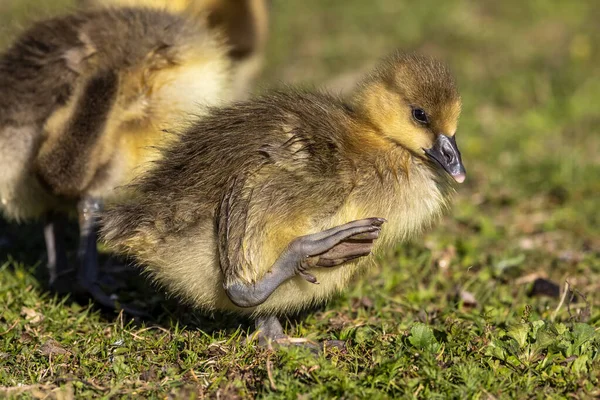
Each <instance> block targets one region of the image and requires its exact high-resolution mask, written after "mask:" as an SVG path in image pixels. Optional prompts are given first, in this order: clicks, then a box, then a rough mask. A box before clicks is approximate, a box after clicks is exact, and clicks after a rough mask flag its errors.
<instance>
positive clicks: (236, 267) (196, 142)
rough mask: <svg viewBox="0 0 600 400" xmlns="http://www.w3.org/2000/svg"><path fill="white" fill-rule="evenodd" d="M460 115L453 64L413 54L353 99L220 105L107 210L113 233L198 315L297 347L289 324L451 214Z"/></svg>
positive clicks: (112, 239) (374, 77) (119, 247)
mask: <svg viewBox="0 0 600 400" xmlns="http://www.w3.org/2000/svg"><path fill="white" fill-rule="evenodd" d="M460 110H461V100H460V97H459V94H458V91H457V88H456V85H455V82H454V79H453V77H452V75H451V73H450V72H449V70H448V68H447V67H446V66H445V65H444V64H442V63H441V62H438V61H436V60H434V59H431V58H428V57H425V56H420V55H414V54H401V53H397V54H394V55H393V56H391V57H389V58H387V59H386V60H385V61H383V62H382V63H381V64H380V65H379V66H378V67H377V68H376V69H375V70H374V71H373V72H372V73H371V74H370V75H369V76H367V77H366V78H365V79H364V80H363V81H362V83H361V84H360V85H358V87H357V88H356V89H355V91H354V93H353V94H352V96H351V98H350V99H349V101H347V102H346V101H344V100H342V99H339V98H337V97H334V96H331V95H329V94H325V93H308V92H303V91H298V90H289V91H286V92H275V93H272V94H268V95H265V96H263V97H259V98H256V99H253V100H249V101H247V102H244V103H240V104H236V105H234V106H232V107H226V108H222V109H213V110H212V112H211V113H210V115H209V116H208V117H207V118H205V119H202V120H200V121H197V122H196V123H194V124H193V125H192V126H191V127H190V128H189V129H187V130H186V131H185V132H184V133H183V134H182V136H181V137H180V139H179V141H178V142H177V143H176V144H175V145H173V146H172V147H170V148H168V149H166V150H165V151H164V156H163V157H162V158H161V159H160V160H159V161H158V162H157V163H156V167H155V168H154V169H153V170H152V171H151V172H149V173H148V174H145V175H143V176H140V178H139V179H138V180H136V181H135V182H134V184H133V185H132V187H131V188H130V189H131V190H132V191H135V193H136V194H135V196H133V197H131V199H130V200H129V201H127V202H125V203H122V204H118V205H114V206H113V207H110V208H109V209H107V211H106V213H105V214H104V216H103V220H102V225H103V227H102V235H103V238H104V239H105V240H106V241H107V243H108V244H109V246H111V247H112V248H113V249H115V250H116V251H120V252H125V253H127V254H131V255H133V256H134V257H135V258H136V259H137V261H138V262H139V263H140V264H141V265H144V266H146V267H147V269H148V271H149V272H150V273H151V275H152V276H153V277H154V278H155V279H156V280H157V281H158V282H160V283H161V284H163V285H164V286H166V287H167V288H168V289H170V290H171V291H172V292H174V293H176V294H178V295H179V296H181V297H182V298H184V299H185V300H187V301H188V302H190V303H191V304H193V305H195V306H196V307H198V308H200V309H203V310H208V311H212V310H228V311H233V312H237V313H241V314H247V315H249V316H252V317H254V318H255V321H256V328H257V330H258V331H259V335H261V337H262V338H263V339H269V340H275V341H278V342H285V341H286V340H287V337H286V336H285V335H284V332H283V329H282V326H281V324H280V323H279V320H278V317H279V316H281V315H285V314H288V313H291V312H296V311H299V310H301V309H303V308H306V307H308V306H311V305H314V304H316V303H320V302H323V301H325V300H327V299H329V298H330V297H331V296H332V295H333V294H335V293H336V292H339V291H340V290H342V289H343V288H345V287H346V286H347V285H348V283H349V281H350V279H351V278H352V277H353V276H354V275H356V274H357V273H358V272H359V271H364V270H365V269H366V268H367V267H368V266H369V265H370V263H372V261H373V254H374V253H377V252H378V251H382V250H385V249H389V248H390V247H393V246H395V245H396V244H397V243H399V242H401V241H404V240H407V239H409V238H411V237H413V236H414V235H416V234H418V233H419V232H421V231H422V230H423V229H424V228H427V227H430V226H431V225H432V224H433V223H434V222H435V221H436V219H437V218H438V217H440V216H441V215H442V213H443V212H444V211H445V210H446V209H447V208H448V206H449V204H450V201H451V197H452V194H453V193H454V191H455V190H454V185H453V183H454V182H455V181H456V182H462V181H463V180H464V179H465V169H464V167H463V164H462V160H461V155H460V152H459V150H458V147H457V144H456V137H455V133H456V129H457V123H458V118H459V114H460ZM386 221H387V222H386Z"/></svg>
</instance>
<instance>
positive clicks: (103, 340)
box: [0, 0, 600, 399]
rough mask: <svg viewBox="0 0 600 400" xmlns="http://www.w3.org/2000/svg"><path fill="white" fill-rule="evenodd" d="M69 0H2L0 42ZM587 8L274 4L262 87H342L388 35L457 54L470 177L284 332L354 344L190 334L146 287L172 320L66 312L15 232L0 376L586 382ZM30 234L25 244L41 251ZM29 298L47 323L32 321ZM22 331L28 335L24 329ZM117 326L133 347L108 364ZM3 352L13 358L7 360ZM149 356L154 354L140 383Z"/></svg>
mask: <svg viewBox="0 0 600 400" xmlns="http://www.w3.org/2000/svg"><path fill="white" fill-rule="evenodd" d="M68 7H70V2H69V1H45V2H44V1H40V0H18V1H17V0H15V1H7V0H0V24H1V27H0V33H1V35H0V45H1V46H5V45H6V44H8V43H9V42H10V40H11V39H12V38H14V36H15V35H16V34H17V33H18V32H19V30H20V29H21V28H22V27H25V26H27V24H28V21H31V20H34V19H37V18H40V16H48V15H54V14H56V13H60V12H62V11H64V10H65V9H67V8H68ZM598 21H600V7H599V4H598V2H597V1H596V0H580V1H571V2H567V1H558V0H555V1H549V0H530V1H527V0H508V1H503V2H500V1H493V0H480V1H444V2H440V1H434V0H423V1H420V2H412V1H403V0H370V1H364V0H302V1H300V0H295V1H294V0H275V1H274V2H273V7H272V26H271V36H270V42H269V46H268V52H267V59H266V64H265V70H264V73H263V75H262V78H261V80H260V83H259V85H258V88H257V91H262V90H266V89H268V88H269V87H273V86H280V85H282V84H288V83H293V84H300V85H307V86H325V87H328V88H330V90H333V91H341V92H345V91H347V90H348V89H349V88H351V87H352V84H353V83H354V82H355V81H356V80H357V79H358V78H359V77H360V76H361V74H362V73H363V72H364V71H365V70H367V69H368V67H369V66H370V65H372V64H373V63H374V62H376V60H377V59H378V58H380V57H382V56H384V55H386V54H388V53H389V52H391V51H393V50H394V49H396V48H400V49H407V50H417V51H422V52H426V53H429V54H432V55H435V56H437V57H439V58H442V59H444V60H446V61H447V62H448V63H449V64H450V65H451V67H452V69H453V70H454V72H455V74H456V76H457V78H458V83H459V87H460V90H461V94H462V97H463V102H464V108H463V114H462V117H461V122H460V126H459V132H458V136H457V138H458V142H459V144H460V146H461V151H462V153H463V160H464V162H465V165H466V168H467V171H468V178H467V181H466V183H465V184H464V185H462V186H461V187H460V190H459V197H458V200H457V202H456V204H455V207H454V209H453V210H452V212H451V214H450V215H449V216H448V217H446V218H445V219H444V221H443V223H442V224H441V225H440V226H438V227H436V228H435V229H434V230H433V231H432V232H431V233H429V234H427V235H426V236H425V237H424V238H422V239H420V240H418V241H415V242H414V243H410V244H405V245H402V246H400V247H399V248H398V249H397V251H396V252H394V253H391V254H389V255H387V256H386V257H384V258H382V260H381V262H380V265H379V267H378V268H377V269H375V270H373V271H370V272H369V275H368V276H367V277H366V278H363V279H361V280H358V281H357V283H356V285H355V286H353V287H352V288H349V290H348V292H347V293H345V294H343V295H342V296H341V297H339V298H337V299H336V300H335V301H333V302H332V303H331V304H329V305H328V306H327V307H326V308H321V309H319V310H318V312H316V313H315V314H310V315H308V316H306V317H305V318H304V317H303V318H302V319H300V320H299V321H296V322H295V323H294V324H292V325H291V326H289V328H288V329H289V330H290V331H291V332H292V333H294V334H297V335H307V334H312V335H313V336H314V337H315V338H318V339H332V338H341V339H347V340H349V346H348V349H347V350H346V352H343V353H335V352H334V353H331V354H326V355H320V356H315V355H311V354H307V353H306V352H302V351H301V350H298V349H292V350H289V351H288V350H281V351H279V352H277V353H275V354H272V353H270V352H267V351H263V350H260V349H253V348H247V347H245V345H244V344H243V342H242V338H241V336H240V335H241V332H242V331H240V330H239V329H236V328H235V326H236V325H235V323H234V324H233V326H234V327H233V328H227V327H224V328H223V329H222V330H214V331H213V330H210V331H207V332H209V333H206V334H203V333H202V332H200V331H199V330H198V326H194V324H195V323H196V322H197V321H196V320H189V319H185V318H189V317H188V316H187V315H186V316H183V317H182V315H180V314H177V311H172V308H171V311H168V310H167V311H165V308H164V307H163V308H161V307H158V306H157V304H160V305H161V306H162V300H161V299H162V298H160V297H159V298H158V300H157V299H156V298H155V297H152V298H150V299H144V301H146V302H147V303H148V304H149V305H150V306H152V307H154V308H153V309H154V310H156V309H159V310H160V312H158V313H157V315H156V320H155V321H154V322H151V323H150V324H153V323H156V321H158V323H159V324H160V326H163V327H166V328H161V329H168V330H169V331H167V333H165V332H163V331H161V330H160V329H159V330H148V329H146V328H143V327H140V326H139V325H136V324H130V325H127V324H124V325H121V322H119V320H117V321H115V320H114V317H113V318H111V317H106V316H101V315H99V314H97V313H89V312H88V311H87V310H88V309H87V308H81V307H80V306H78V305H77V304H72V305H68V306H67V305H65V306H63V307H61V306H60V304H59V303H58V302H59V301H60V300H61V299H52V298H51V297H49V296H48V295H47V294H44V293H43V291H42V290H41V289H39V287H40V284H39V282H38V281H37V280H36V279H34V278H33V272H32V271H33V266H32V265H31V261H27V262H25V261H24V260H25V259H24V258H19V254H21V253H22V252H23V250H22V249H23V247H22V246H25V245H24V244H19V246H21V247H19V246H17V248H10V249H8V250H6V249H5V250H4V251H3V253H6V254H7V255H8V254H10V257H11V259H12V260H13V261H12V263H11V266H12V267H11V268H10V269H9V268H8V267H6V266H5V268H4V269H5V272H4V273H3V274H2V277H0V288H2V289H1V290H0V296H1V297H0V301H1V302H4V305H5V307H4V311H0V312H2V314H1V315H2V317H0V331H8V328H9V327H10V326H11V325H12V324H13V323H15V324H16V325H15V326H14V327H13V328H12V329H11V330H10V331H9V332H10V333H8V334H6V335H3V336H0V340H5V344H4V349H2V348H0V352H2V353H1V354H4V355H2V356H1V357H0V366H1V367H0V384H2V385H4V386H7V387H13V386H15V385H17V384H18V383H24V384H27V385H30V384H35V385H38V384H39V385H42V386H39V387H41V388H42V389H40V390H42V391H43V390H46V392H43V393H50V392H52V391H55V392H56V391H57V390H67V391H68V390H71V391H74V392H73V393H77V394H78V395H85V396H88V395H89V396H92V395H99V394H102V395H107V394H108V393H113V391H111V390H113V389H110V388H109V386H110V385H113V388H114V387H115V386H114V385H116V387H117V388H118V389H116V390H115V391H114V393H113V394H115V395H122V396H129V395H132V393H136V392H135V391H136V390H137V391H138V392H137V393H141V394H143V396H165V395H168V394H171V395H174V396H177V395H182V393H185V395H186V396H187V395H188V394H190V393H192V394H199V395H210V396H213V395H217V394H218V395H220V396H242V397H244V396H251V397H252V396H267V397H268V396H272V397H274V398H277V397H279V396H281V395H284V394H285V397H287V398H313V397H314V396H317V397H318V396H321V397H329V396H335V397H344V396H345V397H346V398H355V397H364V396H374V397H375V398H379V397H384V398H385V397H392V398H393V397H400V396H406V397H425V398H434V397H441V398H447V397H453V396H454V397H463V396H474V397H475V398H490V399H491V398H502V397H527V398H531V397H544V398H546V397H557V398H561V397H563V396H565V395H567V394H569V393H570V394H572V395H574V396H576V397H582V398H583V397H586V396H593V395H596V396H597V395H600V393H599V392H598V389H597V385H598V379H599V376H600V372H599V371H600V356H599V352H598V345H599V344H600V338H599V333H598V331H599V327H600V312H599V311H598V306H600V296H599V294H598V293H600V217H599V212H598V209H599V207H600V201H599V198H600V113H599V109H600V106H599V104H600V48H599V46H600V24H599V23H598ZM0 95H1V94H0ZM19 229H21V228H15V227H11V228H10V230H11V231H14V232H16V231H17V230H19ZM16 235H17V236H18V234H16ZM40 235H41V234H40ZM36 243H37V244H36V245H35V246H33V250H28V253H29V254H30V255H31V254H32V252H33V254H38V253H39V256H40V260H41V257H42V255H43V247H39V246H38V245H39V244H41V241H40V242H39V243H38V242H36ZM36 246H37V247H36ZM28 249H29V248H28ZM7 257H9V256H7ZM36 257H37V256H36ZM536 280H537V282H538V283H539V282H542V283H544V282H545V283H548V284H551V286H552V284H556V285H558V287H559V289H558V290H563V288H564V284H565V282H567V281H568V282H569V285H570V287H571V289H574V290H576V292H577V300H575V301H574V302H573V304H568V307H567V303H568V301H567V302H566V303H564V302H563V303H562V304H561V303H560V298H559V296H557V293H556V290H557V289H556V288H554V289H552V290H550V293H546V294H551V296H541V295H540V294H544V293H542V292H545V291H543V290H538V286H539V285H537V284H536ZM536 285H537V286H536ZM546 292H547V291H546ZM172 304H175V303H172ZM24 307H25V308H28V309H30V308H31V309H36V310H38V312H40V313H42V314H43V315H45V316H47V317H46V319H45V320H44V321H42V322H39V323H38V324H37V325H36V326H34V327H31V326H30V325H31V324H30V323H28V322H26V320H25V318H24V317H23V315H22V314H23V311H22V310H23V308H24ZM157 307H158V308H157ZM172 307H175V306H174V305H172ZM167 308H168V307H167ZM175 308H177V307H175ZM182 318H183V319H182ZM15 321H16V322H15ZM75 321H77V323H75ZM177 323H181V324H186V325H188V326H189V328H188V329H187V330H185V329H184V330H180V328H177V329H175V328H173V326H174V325H173V324H177ZM206 323H207V322H206V321H204V322H202V323H199V324H200V325H201V326H199V328H200V329H204V328H205V327H206V325H202V324H206ZM420 323H425V325H420ZM209 324H214V325H215V326H219V319H217V320H214V321H213V322H209ZM211 326H212V325H211ZM144 329H146V330H144ZM242 329H243V328H242ZM32 331H33V332H37V333H35V334H34V333H32ZM98 331H100V332H110V335H108V334H107V335H104V336H103V335H101V334H99V333H98ZM142 332H143V333H142ZM540 332H542V333H543V334H542V333H540ZM0 334H2V332H0ZM24 334H27V335H29V336H31V338H32V339H31V340H30V341H28V342H27V341H25V342H23V340H20V339H19V338H21V339H22V338H23V335H24ZM19 335H20V336H19ZM82 335H87V337H88V338H89V339H88V342H89V343H88V342H85V343H88V344H86V345H84V344H83V343H84V341H82ZM165 335H167V336H168V340H167V339H165V338H164V337H163V336H165ZM117 337H118V338H119V340H123V341H124V343H125V344H123V343H121V344H120V345H119V346H117V347H118V348H123V346H125V348H127V352H128V353H127V354H132V352H133V354H136V355H137V357H138V358H136V359H135V360H136V361H134V359H125V360H123V359H121V361H119V362H120V364H119V363H117V364H115V361H114V360H115V359H114V358H112V359H111V360H112V361H111V362H109V361H107V360H108V357H109V355H110V354H112V353H110V352H111V351H113V349H114V348H116V347H114V346H113V347H111V346H112V343H113V341H114V340H117V339H115V338H117ZM48 338H52V340H56V341H58V342H60V343H61V344H62V346H64V347H66V348H69V349H71V348H73V349H75V350H73V354H75V355H73V354H71V355H70V356H68V357H67V356H64V355H63V357H66V361H63V362H62V363H63V364H64V365H65V366H64V367H61V368H62V369H60V371H62V372H60V373H58V372H56V371H54V372H53V373H43V371H46V370H47V369H48V368H50V369H51V368H52V367H51V361H48V356H47V355H44V354H43V351H42V354H41V355H40V348H41V347H43V345H45V344H46V343H47V340H49V339H48ZM541 338H544V339H543V340H542V339H541ZM9 339H11V340H12V342H11V341H10V340H9ZM584 339H585V340H584ZM186 352H187V353H186ZM215 352H216V353H215ZM188 353H189V354H188ZM1 354H0V355H1ZM15 354H19V357H21V358H20V359H19V360H20V362H19V367H18V366H17V364H15V363H14V362H12V363H11V362H9V361H7V360H9V359H11V360H16V359H17V358H14V357H15ZM124 354H125V352H124ZM192 354H195V355H192ZM215 354H216V355H215ZM84 355H85V357H84ZM184 355H185V356H184ZM207 360H208V361H207ZM111 363H112V364H111ZM228 363H235V364H236V365H237V366H236V367H229V366H228V365H229V364H228ZM115 365H116V366H115ZM157 365H167V366H168V368H166V369H165V368H163V369H159V370H158V372H156V377H155V378H148V379H146V378H147V377H146V378H144V376H143V374H144V371H147V370H148V369H152V368H154V367H152V366H157ZM157 368H158V367H157ZM190 371H191V372H190ZM61 374H62V375H61ZM60 376H62V377H64V376H69V377H73V379H72V380H71V381H68V380H64V379H63V380H60V379H58V378H57V377H60ZM194 377H195V378H194ZM81 381H88V382H93V383H94V385H97V386H98V387H100V388H94V387H93V385H88V384H85V383H84V384H82V383H81ZM73 382H75V383H73ZM77 382H79V383H77ZM65 384H69V385H71V386H69V387H70V389H69V387H67V388H66V389H65ZM61 385H62V386H63V388H62V389H56V387H57V386H61ZM73 385H74V386H73ZM36 387H37V386H36ZM39 387H38V388H39ZM11 393H12V392H11ZM52 393H54V392H52ZM302 396H304V397H302Z"/></svg>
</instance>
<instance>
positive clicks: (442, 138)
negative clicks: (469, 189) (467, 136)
mask: <svg viewBox="0 0 600 400" xmlns="http://www.w3.org/2000/svg"><path fill="white" fill-rule="evenodd" d="M423 150H425V154H427V155H428V156H429V158H431V159H433V160H435V161H436V162H437V163H438V164H440V165H441V166H442V168H444V169H445V170H446V172H448V173H449V174H450V175H452V177H453V178H454V180H455V181H456V182H458V183H462V182H463V181H464V180H465V178H466V171H465V167H464V165H463V163H462V159H461V158H460V151H459V150H458V146H457V145H456V138H455V137H454V136H452V137H448V136H446V135H443V134H440V135H438V138H437V140H436V141H435V143H434V144H433V146H432V147H431V148H430V149H423Z"/></svg>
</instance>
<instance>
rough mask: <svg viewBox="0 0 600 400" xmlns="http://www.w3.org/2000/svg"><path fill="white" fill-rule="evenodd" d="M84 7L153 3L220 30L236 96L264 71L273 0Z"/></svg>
mask: <svg viewBox="0 0 600 400" xmlns="http://www.w3.org/2000/svg"><path fill="white" fill-rule="evenodd" d="M79 2H80V3H81V4H82V5H83V6H84V7H107V6H117V7H123V6H127V7H151V8H156V9H162V10H168V11H170V12H174V13H183V14H185V15H189V16H191V17H192V18H196V19H197V20H199V21H202V22H205V23H208V25H209V27H210V28H211V29H215V30H218V31H220V32H221V33H222V34H223V37H224V38H225V40H226V42H227V45H228V47H229V52H228V55H229V58H230V59H231V60H232V62H233V64H234V66H235V68H234V71H233V81H234V82H233V85H232V87H233V90H234V91H235V96H236V98H245V97H247V96H248V93H249V92H250V90H251V85H252V83H253V82H254V80H255V79H256V78H257V76H258V73H259V72H260V71H261V67H262V64H263V59H264V53H265V45H266V43H267V38H268V33H269V6H270V3H271V1H270V0H80V1H79Z"/></svg>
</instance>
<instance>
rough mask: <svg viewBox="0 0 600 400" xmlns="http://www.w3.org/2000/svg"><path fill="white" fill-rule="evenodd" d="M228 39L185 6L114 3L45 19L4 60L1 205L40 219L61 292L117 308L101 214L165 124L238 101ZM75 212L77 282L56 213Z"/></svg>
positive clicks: (158, 141)
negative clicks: (104, 272) (101, 255)
mask: <svg viewBox="0 0 600 400" xmlns="http://www.w3.org/2000/svg"><path fill="white" fill-rule="evenodd" d="M225 42H226V41H225V39H224V38H223V37H222V35H221V34H220V33H218V32H215V31H213V30H211V29H209V28H208V27H207V26H205V25H204V24H201V23H199V22H198V21H196V20H194V19H189V18H186V17H184V16H182V15H179V14H175V13H171V12H167V11H160V10H153V9H144V8H110V9H101V10H95V11H86V12H77V13H74V14H71V15H67V16H63V17H58V18H54V19H48V20H45V21H42V22H39V23H37V24H35V25H34V26H33V27H31V28H30V29H29V30H27V31H26V32H25V33H23V34H22V35H21V36H20V37H19V38H18V39H17V40H16V42H15V43H14V44H13V45H12V47H10V48H9V49H8V50H6V51H5V52H4V54H2V55H1V56H0V93H2V95H1V96H0V199H1V206H0V210H1V211H0V212H2V214H4V216H5V217H7V218H8V219H10V220H16V221H23V220H31V219H36V218H44V219H45V228H44V234H45V240H46V246H47V253H48V268H49V273H50V285H51V287H52V288H53V289H54V290H56V291H58V292H73V291H77V292H80V293H82V294H86V295H87V294H91V296H92V297H93V298H94V299H95V300H96V301H97V303H99V304H100V305H103V306H107V307H111V308H112V307H114V304H115V303H114V301H113V300H112V299H111V298H110V296H108V294H106V293H104V291H103V290H101V288H100V286H99V285H98V266H97V249H96V236H97V227H96V224H97V213H98V212H99V211H100V210H101V208H102V203H103V202H104V201H105V200H107V199H109V198H111V196H113V195H114V191H113V189H114V188H115V187H117V186H121V185H124V184H126V183H128V182H129V181H130V180H131V179H132V178H133V177H134V176H136V175H137V174H139V173H142V172H144V171H145V170H146V169H147V168H149V165H150V161H152V160H154V159H156V158H157V157H158V156H159V152H158V151H157V150H156V147H157V146H164V145H166V144H167V143H168V142H169V140H170V137H171V136H172V135H170V134H168V133H167V132H165V130H169V129H173V128H176V127H177V126H178V125H183V124H185V121H186V120H187V119H189V118H190V115H191V114H194V115H202V114H204V113H206V110H207V107H208V106H216V105H221V104H224V103H226V102H228V101H231V100H233V98H234V91H233V90H232V84H233V73H234V72H235V68H234V66H233V64H232V60H231V58H230V57H229V55H228V52H229V48H228V46H227V45H226V43H225ZM121 194H123V192H122V193H121ZM75 209H77V213H78V216H79V223H80V246H79V252H78V255H79V259H80V265H79V266H78V267H77V277H78V278H77V280H76V281H77V286H76V287H73V284H74V282H75V280H73V279H72V278H70V277H68V274H67V272H69V270H68V268H67V257H66V252H65V248H64V244H63V239H62V226H61V225H62V222H61V221H62V220H63V217H62V216H63V215H65V214H67V213H71V212H72V211H73V210H75Z"/></svg>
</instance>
